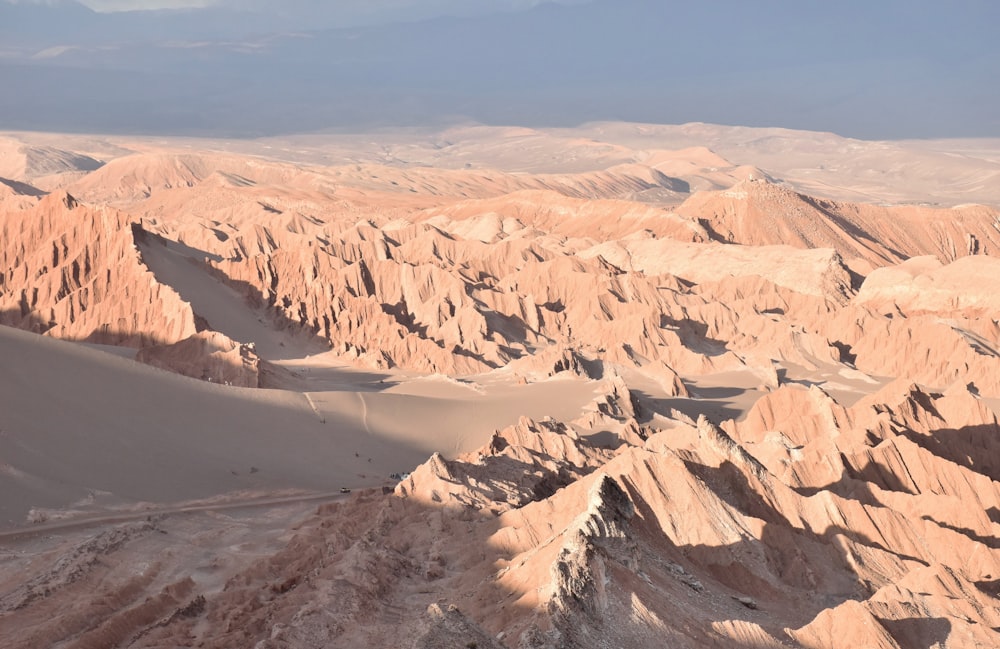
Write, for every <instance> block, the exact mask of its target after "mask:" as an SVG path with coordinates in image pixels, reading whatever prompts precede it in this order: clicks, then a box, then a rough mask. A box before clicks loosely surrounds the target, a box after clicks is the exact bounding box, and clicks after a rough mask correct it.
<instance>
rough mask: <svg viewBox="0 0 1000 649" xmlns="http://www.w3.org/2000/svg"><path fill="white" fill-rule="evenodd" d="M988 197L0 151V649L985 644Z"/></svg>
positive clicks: (994, 596)
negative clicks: (57, 648)
mask: <svg viewBox="0 0 1000 649" xmlns="http://www.w3.org/2000/svg"><path fill="white" fill-rule="evenodd" d="M998 207H1000V140H941V141H931V140H927V141H902V142H869V141H861V140H852V139H846V138H841V137H838V136H835V135H832V134H829V133H814V132H805V131H791V130H784V129H763V128H739V127H724V126H714V125H709V124H687V125H683V126H661V125H643V124H631V123H610V122H609V123H594V124H587V125H584V126H581V127H579V128H575V129H543V130H532V129H524V128H495V127H484V126H476V125H470V126H466V127H455V128H450V129H447V130H423V129H412V130H392V131H378V132H371V133H365V134H343V133H333V132H331V133H322V134H313V135H301V136H294V137H292V136H289V137H282V138H269V139H259V140H230V141H226V140H206V139H183V138H138V137H134V138H129V137H118V136H115V137H110V136H109V137H101V136H81V135H57V134H39V133H6V134H0V325H4V326H0V359H2V363H3V365H2V367H3V371H2V372H0V638H2V639H3V642H2V643H0V644H3V645H4V646H5V647H24V648H34V647H64V648H70V647H73V648H85V647H86V648H95V649H96V648H104V647H164V648H165V647H218V648H225V647H257V648H259V649H279V648H289V649H290V648H298V647H361V646H373V647H374V646H403V647H427V648H433V647H480V648H484V649H485V648H487V647H510V648H512V649H513V648H520V647H524V648H535V647H537V648H541V647H607V646H614V647H650V646H673V647H690V648H696V647H697V648H700V647H720V648H722V647H747V648H750V647H753V648H756V649H760V648H770V647H805V648H809V649H826V648H830V649H832V648H840V647H843V648H847V647H851V648H854V647H877V648H885V649H889V648H896V649H911V648H912V649H916V648H925V647H931V646H940V647H996V646H1000V599H998V597H1000V426H998V423H997V411H998V407H1000V323H998V318H1000V260H998V259H1000V257H998V253H1000V209H998ZM348 489H349V490H350V493H347V494H344V493H341V490H348Z"/></svg>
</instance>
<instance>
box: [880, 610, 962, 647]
mask: <svg viewBox="0 0 1000 649" xmlns="http://www.w3.org/2000/svg"><path fill="white" fill-rule="evenodd" d="M876 619H877V620H878V623H879V624H881V625H882V626H883V627H885V630H886V631H888V632H889V635H891V636H892V637H893V639H894V640H896V642H898V643H899V645H900V646H901V647H906V649H932V647H942V646H944V644H945V641H947V640H948V636H949V635H950V634H951V622H950V621H949V620H947V619H946V618H943V617H930V618H928V617H911V618H905V619H902V620H890V619H885V618H876Z"/></svg>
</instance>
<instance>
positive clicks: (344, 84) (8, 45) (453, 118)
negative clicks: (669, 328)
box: [0, 0, 1000, 139]
mask: <svg viewBox="0 0 1000 649" xmlns="http://www.w3.org/2000/svg"><path fill="white" fill-rule="evenodd" d="M202 2H207V0H86V5H87V7H84V6H83V5H81V4H77V3H74V2H72V0H48V1H46V2H30V1H27V0H19V2H17V3H16V4H15V3H13V2H11V1H10V0H0V84H2V86H3V88H4V92H2V93H0V130H2V129H36V130H63V131H84V132H129V133H134V132H143V133H165V134H184V135H200V134H204V135H213V136H254V135H267V134H280V133H288V132H303V131H310V130H321V129H329V128H338V129H358V130H360V129H365V128H370V127H381V126H411V125H441V124H447V123H450V122H459V121H463V122H468V121H474V122H481V123H488V124H513V125H523V126H536V127H537V126H573V125H576V124H579V123H582V122H586V121H593V120H625V121H639V122H658V123H684V122H691V121H702V122H714V123H723V124H735V125H746V126H784V127H788V128H800V129H809V130H820V131H833V132H835V133H838V134H841V135H847V136H852V137H860V138H867V139H894V138H914V137H986V136H992V137H1000V109H998V105H1000V84H998V83H997V82H996V81H997V79H1000V39H998V38H997V37H996V34H995V30H996V26H997V25H1000V3H998V2H995V1H994V0H951V1H950V2H940V1H939V0H879V1H877V2H871V1H870V0H866V1H864V2H862V1H861V0H841V1H840V2H837V3H830V2H822V3H820V2H811V1H805V0H803V1H792V0H782V1H779V0H757V1H755V2H746V1H745V0H709V1H704V2H700V1H699V2H695V1H693V0H688V1H686V2H675V1H673V0H559V1H557V0H548V1H544V0H283V1H281V2H278V1H275V0H216V1H215V2H211V3H210V6H205V7H201V6H194V5H199V4H200V3H202ZM182 4H183V5H188V6H187V7H186V8H185V9H184V10H177V11H152V10H151V9H163V8H165V7H171V8H175V7H178V6H180V5H182Z"/></svg>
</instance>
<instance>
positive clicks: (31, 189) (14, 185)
mask: <svg viewBox="0 0 1000 649" xmlns="http://www.w3.org/2000/svg"><path fill="white" fill-rule="evenodd" d="M0 185H7V186H8V187H10V188H11V189H13V190H14V191H15V192H17V193H18V194H22V195H24V196H31V197H33V198H41V197H42V196H45V195H47V194H48V192H46V191H42V190H41V189H38V188H37V187H35V186H34V185H29V184H28V183H22V182H19V181H17V180H11V179H10V178H0Z"/></svg>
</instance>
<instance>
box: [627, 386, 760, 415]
mask: <svg viewBox="0 0 1000 649" xmlns="http://www.w3.org/2000/svg"><path fill="white" fill-rule="evenodd" d="M631 392H632V394H633V395H635V397H636V398H637V399H638V402H639V408H640V412H639V413H637V415H638V416H637V420H638V421H639V423H640V424H648V423H649V422H650V421H652V419H653V415H654V414H660V415H663V416H664V417H674V416H675V415H676V413H681V414H683V415H684V416H686V417H689V418H691V419H693V420H696V421H697V419H698V416H699V415H705V416H706V417H708V418H709V419H710V420H712V421H725V420H727V419H738V418H739V417H741V416H742V415H743V410H742V409H739V408H735V407H733V406H731V405H730V404H731V403H733V402H732V401H731V400H729V399H727V397H733V396H737V395H739V394H742V392H743V391H742V390H739V389H735V388H703V389H699V390H698V394H699V398H686V397H654V396H652V395H650V394H648V393H647V392H643V391H642V390H635V389H633V390H632V391H631Z"/></svg>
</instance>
